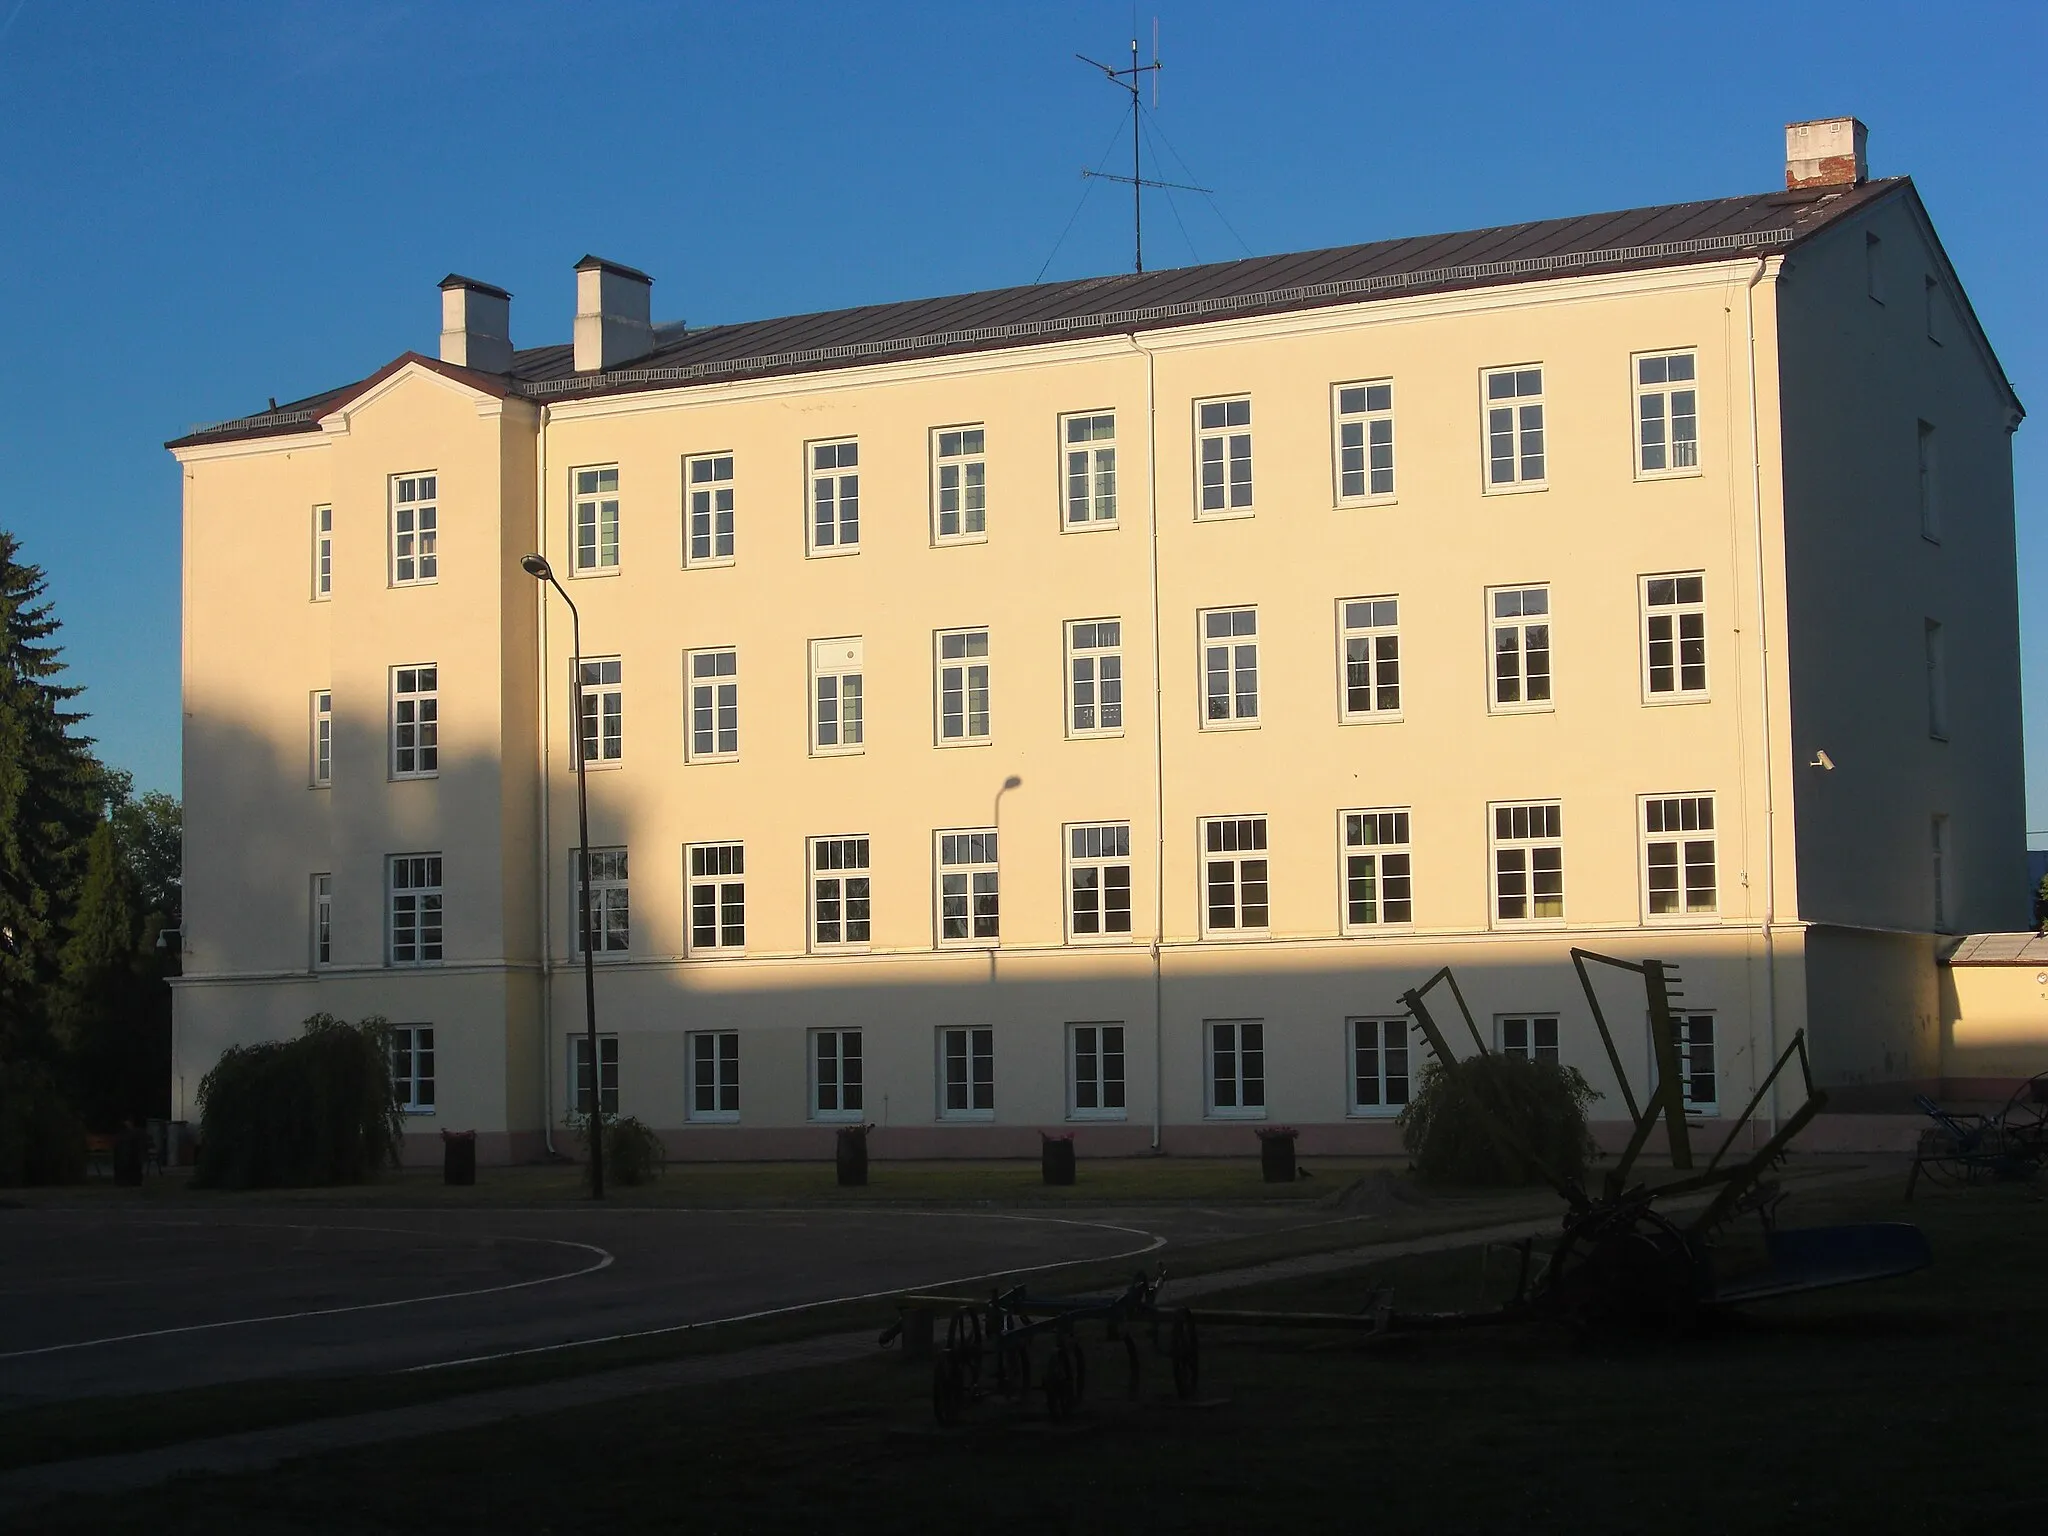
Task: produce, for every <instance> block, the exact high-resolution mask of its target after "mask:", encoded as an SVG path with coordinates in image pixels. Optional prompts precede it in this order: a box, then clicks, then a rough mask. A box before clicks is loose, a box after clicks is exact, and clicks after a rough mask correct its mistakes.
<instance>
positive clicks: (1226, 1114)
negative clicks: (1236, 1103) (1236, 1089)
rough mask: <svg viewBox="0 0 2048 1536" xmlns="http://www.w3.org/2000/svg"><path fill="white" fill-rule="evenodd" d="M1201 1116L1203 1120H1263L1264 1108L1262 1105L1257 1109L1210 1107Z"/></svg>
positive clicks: (1264, 1116)
mask: <svg viewBox="0 0 2048 1536" xmlns="http://www.w3.org/2000/svg"><path fill="white" fill-rule="evenodd" d="M1202 1118H1203V1119H1204V1120H1263V1119H1265V1118H1266V1110H1265V1106H1264V1105H1261V1106H1259V1107H1258V1108H1257V1109H1210V1110H1206V1111H1204V1112H1203V1115H1202Z"/></svg>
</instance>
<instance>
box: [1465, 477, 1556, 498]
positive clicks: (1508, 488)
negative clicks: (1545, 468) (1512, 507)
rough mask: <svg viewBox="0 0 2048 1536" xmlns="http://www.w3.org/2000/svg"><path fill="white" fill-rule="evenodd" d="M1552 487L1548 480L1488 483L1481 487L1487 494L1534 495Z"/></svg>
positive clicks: (1484, 493) (1483, 492) (1482, 491)
mask: <svg viewBox="0 0 2048 1536" xmlns="http://www.w3.org/2000/svg"><path fill="white" fill-rule="evenodd" d="M1549 489H1550V482H1549V481H1548V480H1517V481H1516V482H1515V483H1514V484H1512V485H1488V486H1483V487H1481V493H1482V494H1483V495H1487V496H1533V495H1534V494H1536V493H1537V492H1538V491H1547V490H1549Z"/></svg>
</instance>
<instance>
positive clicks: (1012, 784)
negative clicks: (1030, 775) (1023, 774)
mask: <svg viewBox="0 0 2048 1536" xmlns="http://www.w3.org/2000/svg"><path fill="white" fill-rule="evenodd" d="M1023 787H1024V781H1023V780H1022V779H1020V778H1018V777H1017V775H1015V774H1014V773H1013V774H1011V775H1010V776H1009V777H1008V778H1007V779H1005V780H1003V788H1005V789H1022V788H1023Z"/></svg>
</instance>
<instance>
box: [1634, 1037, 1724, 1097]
mask: <svg viewBox="0 0 2048 1536" xmlns="http://www.w3.org/2000/svg"><path fill="white" fill-rule="evenodd" d="M1671 1024H1672V1028H1673V1030H1674V1031H1675V1033H1676V1034H1677V1037H1678V1038H1677V1040H1676V1042H1675V1043H1676V1045H1677V1046H1678V1081H1679V1083H1680V1091H1681V1092H1682V1093H1683V1095H1684V1098H1685V1112H1686V1113H1687V1114H1689V1115H1716V1114H1719V1113H1720V1112H1721V1094H1720V1073H1719V1072H1717V1071H1716V1070H1715V1067H1714V1016H1713V1015H1712V1014H1711V1013H1674V1014H1672V1015H1671ZM1655 1066H1656V1062H1655V1059H1654V1056H1653V1058H1652V1061H1651V1067H1652V1071H1653V1075H1654V1069H1655Z"/></svg>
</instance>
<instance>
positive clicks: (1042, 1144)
mask: <svg viewBox="0 0 2048 1536" xmlns="http://www.w3.org/2000/svg"><path fill="white" fill-rule="evenodd" d="M1038 1172H1039V1176H1040V1177H1041V1178H1043V1179H1044V1180H1045V1182H1046V1183H1048V1184H1071V1183H1073V1182H1074V1136H1073V1133H1072V1132H1071V1131H1070V1132H1068V1133H1067V1134H1066V1135H1064V1136H1048V1135H1047V1134H1046V1133H1045V1132H1044V1131H1040V1132H1039V1133H1038Z"/></svg>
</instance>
